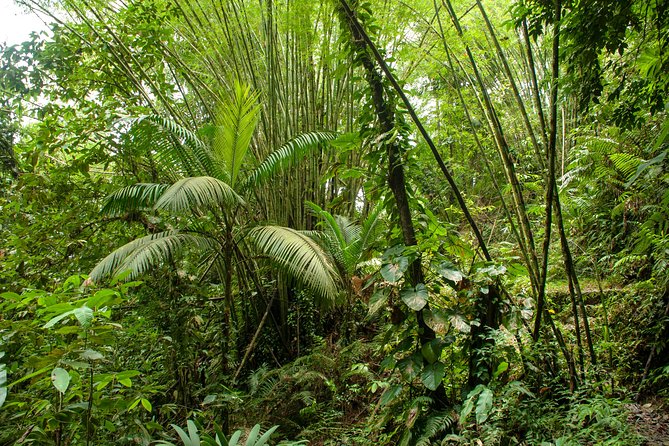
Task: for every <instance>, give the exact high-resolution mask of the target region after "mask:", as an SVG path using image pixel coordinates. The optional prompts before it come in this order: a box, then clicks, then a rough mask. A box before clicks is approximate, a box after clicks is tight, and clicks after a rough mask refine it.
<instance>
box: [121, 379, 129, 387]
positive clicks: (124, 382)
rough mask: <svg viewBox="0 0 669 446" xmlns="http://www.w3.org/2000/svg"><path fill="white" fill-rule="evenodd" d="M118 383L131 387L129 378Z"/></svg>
mask: <svg viewBox="0 0 669 446" xmlns="http://www.w3.org/2000/svg"><path fill="white" fill-rule="evenodd" d="M118 382H120V383H121V384H123V385H124V386H126V387H132V381H130V378H123V379H119V380H118Z"/></svg>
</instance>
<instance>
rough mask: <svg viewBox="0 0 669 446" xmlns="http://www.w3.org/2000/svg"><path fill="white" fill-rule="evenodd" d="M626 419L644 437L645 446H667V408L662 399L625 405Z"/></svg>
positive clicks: (668, 423)
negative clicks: (627, 413) (627, 412)
mask: <svg viewBox="0 0 669 446" xmlns="http://www.w3.org/2000/svg"><path fill="white" fill-rule="evenodd" d="M626 409H627V410H628V411H629V415H628V417H627V421H628V422H629V424H630V426H632V427H633V428H634V429H635V430H636V432H637V433H638V434H639V435H641V436H642V437H644V438H645V443H644V445H647V446H669V408H668V407H667V403H666V402H664V401H662V400H649V401H648V402H646V403H639V404H637V403H631V404H627V405H626Z"/></svg>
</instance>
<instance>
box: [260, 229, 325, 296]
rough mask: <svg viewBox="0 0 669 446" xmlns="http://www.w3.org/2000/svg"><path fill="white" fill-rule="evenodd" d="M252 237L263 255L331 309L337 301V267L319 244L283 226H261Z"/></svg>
mask: <svg viewBox="0 0 669 446" xmlns="http://www.w3.org/2000/svg"><path fill="white" fill-rule="evenodd" d="M249 235H250V236H251V238H252V240H253V241H254V243H255V244H256V246H257V247H258V249H259V250H260V251H261V252H263V253H264V254H266V255H267V256H268V257H269V258H270V259H272V260H273V261H274V262H275V263H277V264H278V265H280V266H281V267H282V268H284V269H285V270H286V271H287V272H288V273H290V274H291V275H292V276H293V277H294V278H295V279H296V280H298V281H299V282H302V283H303V284H304V285H306V286H307V287H309V288H310V289H311V290H313V291H314V292H315V293H316V294H317V295H318V296H319V297H321V298H322V299H323V301H322V304H324V305H325V306H331V305H332V304H333V303H334V302H335V298H336V295H337V291H338V285H337V280H336V277H337V273H336V270H335V266H334V265H333V264H332V262H331V260H330V258H329V257H328V255H327V254H326V253H325V252H324V251H323V249H322V248H321V247H320V246H319V245H318V243H316V242H315V241H314V240H312V239H310V238H309V237H307V236H305V235H304V234H301V233H300V232H298V231H296V230H294V229H290V228H285V227H281V226H260V227H257V228H253V229H252V230H251V232H250V234H249Z"/></svg>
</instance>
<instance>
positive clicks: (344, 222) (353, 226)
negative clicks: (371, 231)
mask: <svg viewBox="0 0 669 446" xmlns="http://www.w3.org/2000/svg"><path fill="white" fill-rule="evenodd" d="M334 219H335V221H336V222H337V226H339V228H340V230H341V234H342V236H343V237H344V242H345V243H346V244H347V245H348V244H350V243H353V242H354V241H355V240H358V239H359V238H360V233H361V231H362V228H361V227H360V225H359V224H357V223H355V222H352V221H351V220H349V218H348V217H344V216H343V215H335V216H334Z"/></svg>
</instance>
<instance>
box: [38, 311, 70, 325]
mask: <svg viewBox="0 0 669 446" xmlns="http://www.w3.org/2000/svg"><path fill="white" fill-rule="evenodd" d="M72 314H74V310H70V311H66V312H65V313H62V314H59V315H58V316H56V317H53V318H51V320H49V322H47V323H46V324H44V328H51V327H53V326H54V325H56V324H57V323H58V322H60V321H62V320H63V319H65V318H66V317H68V316H70V315H72Z"/></svg>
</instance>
